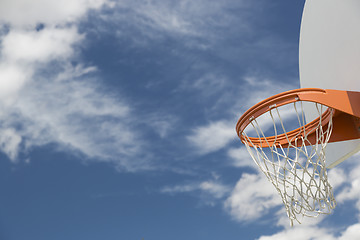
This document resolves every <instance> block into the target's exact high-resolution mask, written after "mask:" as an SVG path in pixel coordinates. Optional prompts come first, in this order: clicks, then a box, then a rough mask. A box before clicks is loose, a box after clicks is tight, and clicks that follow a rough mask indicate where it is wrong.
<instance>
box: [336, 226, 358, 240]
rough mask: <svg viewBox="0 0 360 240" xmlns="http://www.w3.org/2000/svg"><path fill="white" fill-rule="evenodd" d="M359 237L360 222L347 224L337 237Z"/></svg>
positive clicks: (344, 238) (349, 239) (348, 239)
mask: <svg viewBox="0 0 360 240" xmlns="http://www.w3.org/2000/svg"><path fill="white" fill-rule="evenodd" d="M357 239H360V223H358V224H354V225H351V226H349V227H348V228H347V229H346V230H345V231H344V232H343V233H342V235H341V236H340V237H339V240H357Z"/></svg>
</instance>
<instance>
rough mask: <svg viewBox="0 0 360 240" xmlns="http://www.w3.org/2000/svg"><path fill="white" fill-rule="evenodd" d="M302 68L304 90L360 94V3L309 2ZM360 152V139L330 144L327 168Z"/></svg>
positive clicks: (359, 0) (302, 41) (343, 0)
mask: <svg viewBox="0 0 360 240" xmlns="http://www.w3.org/2000/svg"><path fill="white" fill-rule="evenodd" d="M299 67H300V86H301V88H322V89H337V90H348V91H360V84H359V81H360V0H307V1H306V3H305V7H304V11H303V17H302V23H301V31H300V45H299ZM305 110H306V109H305ZM313 114H315V113H312V112H308V113H306V118H309V119H311V118H312V117H313ZM359 150H360V139H357V140H350V141H343V142H336V143H329V144H328V146H327V148H326V166H327V167H328V168H332V167H334V166H336V165H337V164H339V163H341V162H342V161H344V160H345V159H346V158H348V157H350V156H351V155H353V154H355V153H356V152H358V151H359Z"/></svg>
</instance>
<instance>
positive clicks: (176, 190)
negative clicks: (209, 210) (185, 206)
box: [161, 180, 231, 206]
mask: <svg viewBox="0 0 360 240" xmlns="http://www.w3.org/2000/svg"><path fill="white" fill-rule="evenodd" d="M230 190H231V187H230V186H228V185H225V184H223V183H221V182H219V181H217V180H208V181H202V182H192V183H187V184H180V185H174V186H166V187H163V188H162V189H161V192H162V193H166V194H172V195H175V194H183V193H196V194H197V195H198V196H199V197H200V198H201V203H205V204H207V205H212V206H213V205H215V202H217V203H219V202H221V200H222V199H223V198H225V197H226V196H228V194H229V193H230Z"/></svg>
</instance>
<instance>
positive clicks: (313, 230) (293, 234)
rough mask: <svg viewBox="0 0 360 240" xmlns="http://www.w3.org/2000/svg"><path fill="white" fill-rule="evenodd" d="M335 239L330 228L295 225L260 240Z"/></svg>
mask: <svg viewBox="0 0 360 240" xmlns="http://www.w3.org/2000/svg"><path fill="white" fill-rule="evenodd" d="M288 239H291V240H323V239H326V240H335V239H336V238H335V237H334V236H333V235H332V234H331V231H330V232H329V230H328V229H321V228H317V227H294V228H291V229H286V230H284V231H282V232H279V233H276V234H274V235H272V236H262V237H260V238H259V240H288Z"/></svg>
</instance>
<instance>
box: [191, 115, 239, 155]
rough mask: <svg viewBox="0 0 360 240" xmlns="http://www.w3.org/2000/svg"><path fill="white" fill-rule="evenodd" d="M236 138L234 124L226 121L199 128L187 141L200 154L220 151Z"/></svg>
mask: <svg viewBox="0 0 360 240" xmlns="http://www.w3.org/2000/svg"><path fill="white" fill-rule="evenodd" d="M235 138H236V131H235V130H234V126H233V124H231V123H230V122H226V121H218V122H212V123H210V124H209V125H207V126H202V127H197V128H195V129H194V130H193V134H192V135H190V136H188V137H187V139H188V141H189V142H190V144H191V145H192V146H194V147H195V148H196V149H197V150H198V151H199V153H200V154H207V153H210V152H215V151H218V150H219V149H221V148H223V147H225V146H226V145H227V144H228V143H229V142H231V141H232V140H234V139H235Z"/></svg>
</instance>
